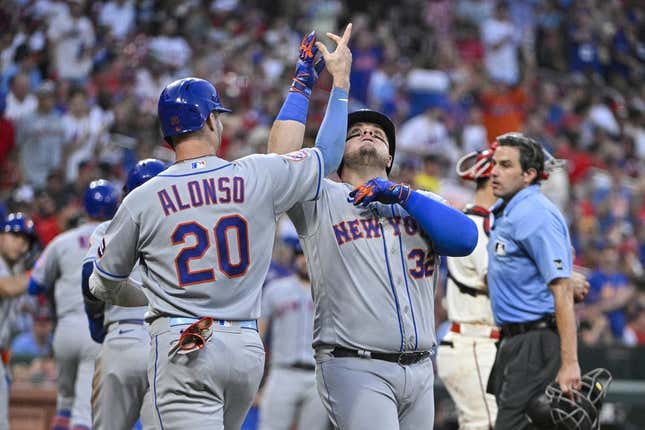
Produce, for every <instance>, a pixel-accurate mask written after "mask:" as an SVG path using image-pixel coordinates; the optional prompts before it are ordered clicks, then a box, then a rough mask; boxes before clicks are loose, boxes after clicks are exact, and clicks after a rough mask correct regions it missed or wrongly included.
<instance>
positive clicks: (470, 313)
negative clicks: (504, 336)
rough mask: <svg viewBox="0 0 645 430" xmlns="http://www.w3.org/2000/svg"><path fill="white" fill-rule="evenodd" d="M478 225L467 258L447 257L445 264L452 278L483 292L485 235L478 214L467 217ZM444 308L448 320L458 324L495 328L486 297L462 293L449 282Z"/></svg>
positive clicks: (453, 283) (486, 270) (486, 235)
mask: <svg viewBox="0 0 645 430" xmlns="http://www.w3.org/2000/svg"><path fill="white" fill-rule="evenodd" d="M468 217H469V218H470V219H472V220H473V221H474V222H475V224H476V225H477V235H478V240H477V246H476V247H475V249H474V250H473V252H472V253H471V254H470V255H468V256H466V257H448V258H447V261H446V264H447V265H448V270H449V271H450V274H451V276H452V277H454V278H455V279H456V280H457V281H458V282H460V283H461V284H463V285H466V286H467V287H470V288H474V289H476V290H480V291H486V290H487V289H488V287H487V286H486V273H487V272H488V251H487V250H486V246H487V245H488V234H487V233H486V232H485V231H484V220H485V218H483V217H482V216H480V215H473V214H469V215H468ZM446 307H447V311H448V319H449V320H450V321H455V322H460V323H472V324H485V325H489V326H494V325H495V321H494V320H493V310H492V309H491V305H490V298H489V297H488V295H487V294H478V295H476V296H473V295H469V294H465V293H462V292H461V291H460V290H459V288H458V287H457V284H455V282H454V281H453V280H452V279H448V285H447V288H446Z"/></svg>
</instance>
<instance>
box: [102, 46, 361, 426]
mask: <svg viewBox="0 0 645 430" xmlns="http://www.w3.org/2000/svg"><path fill="white" fill-rule="evenodd" d="M343 48H344V46H343V45H339V47H338V49H336V50H335V51H334V52H333V53H331V54H330V53H326V57H325V60H326V62H327V65H328V67H329V69H330V72H331V74H332V77H333V80H334V87H335V88H334V89H333V91H332V93H331V95H330V100H329V108H328V110H327V115H326V118H325V119H324V121H323V125H322V127H321V129H320V132H319V134H318V137H317V140H316V147H315V148H311V149H305V150H302V151H298V152H296V153H291V154H287V155H284V156H279V155H252V156H249V157H245V158H243V159H240V160H237V161H234V162H228V161H225V160H223V159H221V158H218V157H217V156H216V155H215V154H216V152H217V150H218V148H219V146H220V143H221V138H222V123H221V121H220V119H219V115H221V114H222V113H224V112H228V111H229V110H228V109H226V108H224V107H223V106H222V104H221V102H220V99H219V96H218V94H217V91H216V90H215V87H213V85H212V84H210V83H209V82H207V81H204V80H202V79H196V78H185V79H180V80H178V81H175V82H172V83H171V84H169V85H168V86H167V87H166V88H165V89H164V90H163V92H162V93H161V96H160V98H159V106H158V111H159V119H160V122H161V125H162V130H163V134H164V137H165V138H166V140H167V141H168V142H169V143H170V144H171V145H172V147H173V148H174V150H175V153H176V160H177V161H176V163H175V164H174V165H172V166H170V167H169V168H168V169H166V170H165V171H164V172H163V173H161V174H159V175H157V176H156V177H155V178H153V179H151V180H149V181H148V182H146V183H145V184H143V185H141V186H140V187H139V188H137V189H135V190H133V191H132V192H130V193H129V194H128V195H127V196H126V198H125V199H124V200H123V202H122V204H121V206H120V207H119V210H118V211H117V213H116V216H115V217H114V219H113V220H112V222H111V223H110V226H109V227H108V230H107V232H106V234H105V236H104V239H103V242H104V243H103V245H102V246H101V248H100V249H99V255H98V257H97V260H96V262H95V265H94V267H95V270H94V273H93V274H92V275H91V277H90V290H91V292H92V294H93V295H94V296H96V297H97V298H99V299H101V300H104V301H106V302H108V303H113V304H128V303H129V302H130V301H133V302H137V301H138V300H139V299H140V296H141V295H142V294H143V293H142V292H141V290H140V289H138V288H135V287H133V286H132V285H131V284H129V283H128V282H127V281H126V279H127V278H128V277H129V274H130V272H131V271H132V268H133V267H134V265H135V264H136V263H137V262H139V261H140V262H141V264H142V266H143V268H142V271H141V276H142V281H143V288H144V289H145V291H146V296H147V299H148V301H149V311H148V313H147V314H146V320H147V321H149V322H150V335H151V338H152V348H151V356H150V360H149V362H148V381H149V383H150V387H151V389H152V397H153V404H154V407H155V415H156V421H157V423H156V424H157V426H158V427H159V428H164V429H186V428H189V429H192V430H199V429H209V430H210V429H222V428H226V429H238V428H240V426H241V424H242V421H243V419H244V416H245V415H246V413H247V411H248V409H249V407H250V406H251V403H252V401H253V398H254V396H255V394H256V391H257V389H258V385H259V383H260V379H261V376H262V372H263V367H264V348H263V346H262V341H261V339H260V337H259V335H258V332H257V321H256V320H257V318H258V317H259V316H260V307H261V289H262V282H263V280H264V277H265V275H266V273H267V270H268V267H269V262H270V258H271V250H272V244H273V241H274V238H275V229H276V222H277V216H278V215H279V214H281V213H284V212H285V211H286V210H287V209H288V208H289V207H292V206H293V205H294V204H296V203H297V202H299V201H305V200H316V199H318V198H320V185H321V181H322V178H323V177H324V175H325V174H327V173H329V172H331V171H333V170H335V169H336V168H337V167H338V164H339V163H340V160H341V158H342V146H343V141H344V133H343V130H344V127H345V124H346V123H345V121H346V118H347V103H346V101H343V100H346V99H347V91H348V85H346V82H347V81H348V80H349V71H350V68H351V55H349V53H348V50H346V49H343Z"/></svg>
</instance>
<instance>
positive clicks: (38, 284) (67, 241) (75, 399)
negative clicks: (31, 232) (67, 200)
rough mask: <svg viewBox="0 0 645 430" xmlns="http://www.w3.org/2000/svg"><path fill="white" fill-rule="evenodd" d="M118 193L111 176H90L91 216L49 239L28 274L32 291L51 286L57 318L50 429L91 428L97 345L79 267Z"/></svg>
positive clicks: (88, 205)
mask: <svg viewBox="0 0 645 430" xmlns="http://www.w3.org/2000/svg"><path fill="white" fill-rule="evenodd" d="M119 197H120V196H119V192H118V190H117V188H116V186H115V185H114V184H112V183H111V182H109V181H106V180H102V179H101V180H98V181H93V182H91V183H90V185H89V187H88V188H87V190H86V191H85V195H84V199H83V203H84V206H85V212H86V213H87V216H88V217H89V221H88V222H87V223H85V224H82V225H81V226H79V227H76V228H74V229H72V230H69V231H67V232H65V233H62V234H60V235H58V236H57V237H56V238H55V239H54V240H53V241H51V242H50V243H49V245H47V247H46V248H45V250H44V251H43V254H42V255H41V256H40V258H39V259H38V261H37V262H36V265H35V266H34V270H33V272H32V275H31V279H30V280H29V293H30V294H40V293H44V292H47V291H50V290H51V289H52V288H53V289H54V299H55V302H56V317H57V324H56V329H55V331H54V341H53V346H54V359H55V360H56V369H57V378H56V385H57V389H58V398H57V402H56V403H57V404H56V408H57V412H56V416H55V417H54V425H53V427H52V428H53V429H54V430H58V429H67V428H72V429H84V428H85V429H89V428H91V423H92V409H91V405H90V399H91V392H92V375H93V374H94V360H95V358H96V354H97V353H98V349H99V348H98V345H97V344H96V343H95V342H93V341H92V338H91V337H90V332H89V330H88V328H87V323H86V319H85V312H84V311H83V309H84V307H83V294H82V291H81V279H82V275H81V267H82V261H83V258H84V257H85V253H86V252H87V250H88V249H89V246H90V236H91V235H92V233H93V232H94V229H95V228H96V226H97V225H98V223H99V222H101V221H105V220H108V219H110V218H112V216H113V215H114V213H115V211H116V208H117V206H118V204H119ZM70 423H71V426H70V425H69V424H70Z"/></svg>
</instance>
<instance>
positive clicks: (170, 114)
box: [157, 78, 231, 139]
mask: <svg viewBox="0 0 645 430" xmlns="http://www.w3.org/2000/svg"><path fill="white" fill-rule="evenodd" d="M157 111H158V114H159V122H161V130H162V131H163V137H164V138H166V139H168V138H169V137H172V136H177V135H179V134H183V133H188V132H191V131H197V130H200V129H201V128H202V127H204V123H205V122H206V119H207V118H208V115H210V113H211V112H213V111H216V112H230V111H231V110H230V109H226V108H225V107H224V106H222V103H221V102H220V99H219V95H217V90H216V89H215V87H214V86H213V84H211V83H210V82H208V81H205V80H204V79H199V78H184V79H179V80H177V81H174V82H172V83H170V84H169V85H168V86H166V88H164V90H163V91H162V92H161V95H160V96H159V104H158V106H157Z"/></svg>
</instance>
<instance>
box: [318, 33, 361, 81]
mask: <svg viewBox="0 0 645 430" xmlns="http://www.w3.org/2000/svg"><path fill="white" fill-rule="evenodd" d="M351 35H352V24H351V23H349V24H347V27H345V32H344V33H343V36H342V37H341V36H338V35H336V34H333V33H327V37H329V38H330V39H331V40H333V41H334V42H336V49H335V50H334V51H332V52H329V51H328V50H327V47H326V46H325V45H324V44H323V43H322V42H316V47H317V48H318V50H319V51H320V53H321V54H322V56H323V58H324V60H325V64H326V67H327V71H328V72H329V73H330V74H331V76H332V77H333V79H334V86H337V87H340V88H343V89H345V90H347V91H349V72H350V70H351V69H352V52H351V51H350V50H349V47H348V46H347V43H348V42H349V37H350V36H351Z"/></svg>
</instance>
